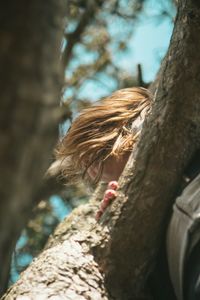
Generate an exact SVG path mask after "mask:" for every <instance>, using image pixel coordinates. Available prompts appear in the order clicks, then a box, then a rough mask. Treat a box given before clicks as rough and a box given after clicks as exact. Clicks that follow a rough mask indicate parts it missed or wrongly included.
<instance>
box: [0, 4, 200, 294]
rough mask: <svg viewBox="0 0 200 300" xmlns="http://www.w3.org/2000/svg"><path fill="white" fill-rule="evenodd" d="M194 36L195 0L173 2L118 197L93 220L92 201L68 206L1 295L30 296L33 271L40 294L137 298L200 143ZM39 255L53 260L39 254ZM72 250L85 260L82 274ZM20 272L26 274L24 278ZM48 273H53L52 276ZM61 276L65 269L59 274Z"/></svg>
mask: <svg viewBox="0 0 200 300" xmlns="http://www.w3.org/2000/svg"><path fill="white" fill-rule="evenodd" d="M199 36H200V5H199V2H198V1H194V0H187V1H186V0H182V1H179V10H178V15H177V19H176V23H175V30H174V33H173V37H172V40H171V45H170V49H169V51H168V54H167V56H166V59H165V62H164V65H163V67H162V73H161V74H160V75H159V81H158V85H157V87H158V88H157V91H156V97H155V103H154V104H153V108H152V113H151V114H150V116H149V117H148V119H147V121H146V124H145V127H144V130H143V132H142V137H141V140H140V142H139V144H138V148H137V152H135V153H134V154H133V155H132V157H131V159H130V161H129V166H128V167H127V169H126V170H125V173H124V176H123V177H122V179H121V189H120V193H119V197H118V199H117V200H116V201H115V202H114V203H113V205H112V206H111V208H110V209H109V211H108V212H107V214H106V215H105V216H104V218H103V220H102V221H101V224H96V223H95V221H94V219H93V217H92V215H91V216H90V214H92V212H93V210H94V209H95V205H96V204H94V205H93V204H92V203H91V204H90V205H88V206H85V207H84V208H83V209H81V208H79V210H78V211H76V212H74V213H73V214H72V216H71V217H70V218H68V223H63V225H62V226H61V225H60V226H59V227H58V229H57V231H56V233H55V236H54V239H53V240H50V242H49V245H48V247H49V249H47V250H45V252H44V253H43V254H42V255H41V256H40V257H39V258H38V260H36V261H35V262H33V263H32V265H31V266H30V267H29V268H28V269H27V270H26V271H25V272H24V273H23V275H22V277H21V279H20V280H19V281H18V282H17V283H16V284H15V285H14V286H13V287H12V288H11V289H10V290H9V292H8V293H7V295H5V297H4V298H3V299H15V296H14V295H28V296H29V298H27V299H34V293H35V291H36V290H37V291H38V292H39V291H40V290H41V289H39V286H40V285H39V282H40V279H39V277H41V276H42V278H44V280H43V283H42V292H45V293H46V294H45V296H44V299H51V297H52V293H54V295H56V296H58V299H76V298H75V297H74V294H71V293H72V291H73V293H74V292H75V293H76V296H77V295H78V298H77V299H113V298H114V299H126V300H129V299H144V298H143V296H142V291H143V288H144V286H145V282H146V278H147V275H148V274H149V273H150V271H151V270H152V267H153V264H154V261H155V258H156V255H157V252H158V249H159V247H160V243H161V237H162V235H163V234H164V233H165V229H166V222H167V216H168V212H169V208H170V206H171V204H172V201H173V199H174V197H175V195H176V192H177V188H178V186H179V184H180V180H181V176H182V174H183V172H184V168H185V166H186V165H187V164H188V163H189V161H190V159H191V157H192V155H193V154H194V152H195V151H196V150H197V149H198V148H199V146H200V138H199V137H200V117H199V116H200V96H199V95H200V86H199V70H200V40H199ZM100 194H101V193H99V194H98V193H97V196H99V195H100ZM97 198H98V197H97ZM65 245H66V247H67V249H68V251H67V252H68V256H66V249H65ZM74 249H75V251H74ZM58 251H59V252H58ZM56 252H57V258H56V255H55V253H56ZM76 253H79V254H78V257H77V256H76ZM47 254H48V255H50V256H51V255H52V257H53V258H54V259H52V258H51V261H50V258H47V259H45V257H47ZM45 255H46V256H45ZM60 256H61V257H63V258H64V259H63V260H62V259H60V258H59V257H60ZM80 256H81V258H82V260H83V261H84V263H85V265H84V263H83V265H84V267H83V265H82V272H83V273H82V274H80V272H81V269H80V268H81V263H78V261H80V260H81V258H80ZM65 259H66V260H67V263H65V264H64V261H65ZM85 259H86V260H87V261H85ZM95 261H97V262H98V269H97V265H96V263H95ZM38 262H40V263H38ZM41 264H43V266H42V268H40V269H39V268H38V265H41ZM63 264H64V265H63ZM77 264H78V265H77ZM89 265H90V266H91V272H92V275H91V274H90V276H88V266H89ZM63 266H64V271H63ZM48 268H49V270H50V271H49V272H47V270H48ZM54 270H55V273H52V272H54ZM98 270H100V271H101V274H103V275H100V273H99V272H98ZM63 272H64V276H62V274H63ZM28 274H32V275H31V280H30V278H28ZM51 274H55V276H54V277H53V279H51V278H52V277H51ZM66 274H69V277H68V278H67V279H66V276H67V275H66ZM76 274H78V277H76ZM104 275H105V278H104ZM71 276H73V277H72V278H71ZM26 279H27V280H26ZM50 279H51V280H50ZM90 279H92V283H90ZM81 280H83V281H84V283H82V282H80V281H81ZM66 281H67V284H65V282H66ZM35 282H36V284H35ZM55 282H56V284H54V283H55ZM85 284H86V285H85ZM96 284H97V285H96ZM49 286H50V287H51V289H49V288H48V287H49ZM83 286H84V288H83V290H81V288H82V287H83ZM86 286H87V289H88V290H89V291H91V289H92V291H93V288H94V287H95V286H96V291H97V289H98V288H99V295H98V297H100V298H98V297H96V295H95V296H93V295H92V294H89V295H87V294H86V291H85V290H84V289H85V288H86ZM97 287H98V288H97ZM106 291H107V292H106ZM61 292H62V293H64V294H62V295H64V296H61V294H60V293H61ZM71 295H73V296H71ZM111 295H112V296H111ZM45 297H46V298H45ZM62 297H63V298H62ZM73 297H74V298H73ZM81 297H82V298H81ZM147 297H148V296H147ZM52 299H56V298H52Z"/></svg>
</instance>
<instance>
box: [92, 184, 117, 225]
mask: <svg viewBox="0 0 200 300" xmlns="http://www.w3.org/2000/svg"><path fill="white" fill-rule="evenodd" d="M117 188H118V182H117V181H110V182H109V183H108V189H107V190H106V191H105V193H104V197H103V200H102V201H101V203H100V208H99V210H98V211H97V213H96V217H95V218H96V220H97V221H98V220H99V219H100V218H101V216H102V214H103V213H104V212H105V210H106V208H107V207H108V206H109V205H110V203H111V202H112V201H113V200H114V199H115V198H116V197H117V192H116V190H117Z"/></svg>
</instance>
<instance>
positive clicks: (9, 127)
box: [0, 0, 66, 292]
mask: <svg viewBox="0 0 200 300" xmlns="http://www.w3.org/2000/svg"><path fill="white" fill-rule="evenodd" d="M65 5H66V3H65V1H64V0H46V1H39V0H29V1H25V0H21V1H17V0H12V1H11V0H7V1H2V2H1V4H0V28H1V30H0V42H1V47H0V65H1V68H0V93H1V101H0V136H1V138H0V165H1V180H0V199H1V202H0V266H1V270H0V291H1V292H2V291H3V290H4V289H5V287H6V284H7V279H8V274H9V268H10V258H11V254H12V253H13V250H14V246H15V244H16V240H17V239H18V237H19V235H20V233H21V230H22V229H23V227H24V225H25V222H26V221H27V219H28V216H29V214H30V211H31V209H32V206H33V202H34V199H35V194H36V193H37V190H38V188H39V186H40V185H41V180H42V178H43V174H44V172H45V170H46V168H47V166H48V164H49V160H50V159H51V155H52V154H51V152H52V147H53V145H54V144H55V141H56V138H57V124H58V117H59V113H58V109H57V106H58V103H59V98H60V91H61V86H62V81H63V78H62V77H63V70H62V68H61V64H60V48H61V42H62V37H63V29H64V22H63V20H64V14H65Z"/></svg>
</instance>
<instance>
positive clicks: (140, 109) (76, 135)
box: [55, 88, 150, 182]
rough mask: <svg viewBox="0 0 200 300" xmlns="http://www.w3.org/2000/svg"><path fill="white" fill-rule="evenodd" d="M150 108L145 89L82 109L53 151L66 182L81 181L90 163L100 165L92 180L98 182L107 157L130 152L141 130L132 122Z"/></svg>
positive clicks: (129, 90)
mask: <svg viewBox="0 0 200 300" xmlns="http://www.w3.org/2000/svg"><path fill="white" fill-rule="evenodd" d="M149 108H150V95H149V92H148V91H147V90H146V89H144V88H126V89H121V90H118V91H116V92H114V93H113V94H112V95H111V96H108V97H106V98H104V99H103V100H101V101H99V102H97V103H96V104H95V105H93V106H91V107H90V108H87V109H84V110H83V111H82V112H81V114H80V115H79V116H78V117H77V118H76V119H75V121H74V122H73V123H72V125H71V127H70V129H69V130H68V132H67V134H66V135H65V136H64V138H63V139H62V140H61V141H60V142H59V144H58V146H57V148H56V151H55V154H56V158H57V159H58V160H59V161H60V164H61V170H62V176H64V177H65V178H66V179H67V182H75V181H77V180H80V177H82V178H83V177H84V176H85V175H86V173H87V170H88V168H89V167H90V166H91V165H92V164H93V163H95V164H96V163H97V164H99V166H100V174H99V176H98V178H96V179H95V181H98V180H99V179H100V177H101V172H102V170H103V163H104V161H105V160H106V159H107V158H108V157H110V156H115V157H116V158H119V157H120V156H121V155H122V154H124V153H125V152H131V150H132V149H133V146H134V144H135V143H136V142H137V140H138V136H139V134H140V131H141V126H140V127H137V126H136V127H135V128H134V126H133V124H134V121H136V120H137V118H138V117H141V114H142V113H143V115H144V114H146V112H148V111H149ZM143 120H144V116H143ZM143 120H142V122H140V123H143Z"/></svg>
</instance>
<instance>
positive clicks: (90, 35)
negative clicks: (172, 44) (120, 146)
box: [10, 0, 176, 284]
mask: <svg viewBox="0 0 200 300" xmlns="http://www.w3.org/2000/svg"><path fill="white" fill-rule="evenodd" d="M175 15H176V1H174V0H159V1H156V0H131V1H130V0H107V1H101V0H96V1H93V0H87V1H85V0H71V1H68V7H67V10H66V30H65V36H64V38H63V44H62V47H61V59H62V63H63V66H64V68H65V83H64V88H63V93H62V99H61V105H62V106H63V107H64V108H65V110H66V114H65V115H66V118H65V119H64V120H63V123H62V124H61V125H60V136H61V137H62V136H63V135H64V134H65V132H66V131H67V129H68V128H69V126H70V123H71V121H72V120H73V118H74V117H75V116H76V115H77V114H78V113H79V112H80V110H82V109H83V108H85V107H87V106H88V105H90V104H91V103H92V102H94V101H96V100H99V99H100V98H101V97H105V96H107V95H109V94H111V93H112V92H113V91H114V90H116V89H120V88H124V87H130V86H143V87H148V85H149V84H150V83H151V82H152V81H153V80H154V78H155V75H156V73H157V71H158V70H159V67H160V63H161V61H162V59H163V57H164V56H165V53H166V51H167V48H168V45H169V41H170V37H171V34H172V30H173V23H174V18H175ZM87 200H88V194H87V191H86V190H85V188H84V187H83V186H82V185H81V184H80V185H78V186H72V187H66V188H64V189H63V190H62V191H60V193H58V194H56V195H52V196H51V197H49V199H41V201H40V203H39V205H38V206H37V207H35V208H34V211H33V214H32V219H31V220H30V221H29V222H28V225H27V227H26V228H25V229H24V230H23V232H22V235H21V238H20V239H19V241H18V243H17V246H16V249H15V252H14V254H13V261H12V268H11V275H10V284H12V283H13V282H15V281H16V280H17V279H18V277H19V274H20V272H21V271H22V270H24V268H26V267H27V266H28V265H29V263H30V262H31V261H32V259H33V257H35V256H36V255H38V253H39V252H40V251H41V249H42V248H43V247H44V245H45V243H46V241H47V239H48V237H49V235H50V234H51V233H52V232H53V230H54V228H55V227H56V225H57V224H58V223H59V222H60V221H62V220H63V219H64V217H65V216H67V215H68V214H69V213H70V212H71V210H72V209H73V208H75V207H76V206H78V205H79V204H82V203H84V202H86V201H87Z"/></svg>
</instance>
